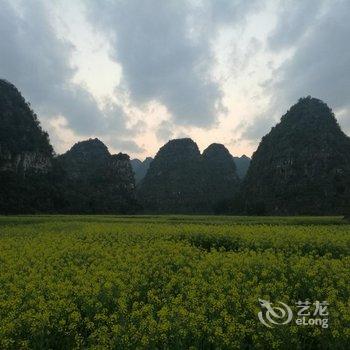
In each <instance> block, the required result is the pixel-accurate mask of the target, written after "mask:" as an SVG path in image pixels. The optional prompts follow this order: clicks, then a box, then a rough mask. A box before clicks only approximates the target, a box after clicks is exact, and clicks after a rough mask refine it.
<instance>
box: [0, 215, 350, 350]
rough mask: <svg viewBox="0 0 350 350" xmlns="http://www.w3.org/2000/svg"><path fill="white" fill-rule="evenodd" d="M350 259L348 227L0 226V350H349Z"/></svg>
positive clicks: (240, 223) (202, 221) (131, 222)
mask: <svg viewBox="0 0 350 350" xmlns="http://www.w3.org/2000/svg"><path fill="white" fill-rule="evenodd" d="M349 252H350V225H348V224H346V223H345V222H343V221H342V220H341V218H331V217H328V218H311V217H304V218H303V217H296V218H258V217H255V218H254V217H252V218H247V217H200V216H159V217H157V216H137V217H132V216H130V217H127V216H123V217H121V216H119V217H118V216H22V217H1V218H0V349H1V350H5V349H16V350H18V349H317V348H320V349H347V348H348V346H349V344H350V299H349V296H350V255H349ZM259 299H263V300H269V301H271V302H276V303H278V302H279V301H280V302H283V303H285V304H287V305H290V307H291V309H292V310H293V312H296V302H297V301H299V300H302V301H304V300H310V301H311V302H313V301H316V300H321V301H327V302H328V303H329V306H328V312H329V315H328V318H329V327H328V328H322V327H320V326H317V325H304V326H303V325H297V324H296V323H295V322H290V323H288V324H284V325H276V326H274V327H272V328H269V327H266V326H265V325H264V324H262V323H261V322H260V321H259V319H258V313H259V311H260V310H261V306H260V305H259Z"/></svg>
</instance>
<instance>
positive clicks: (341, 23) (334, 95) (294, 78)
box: [268, 0, 350, 132]
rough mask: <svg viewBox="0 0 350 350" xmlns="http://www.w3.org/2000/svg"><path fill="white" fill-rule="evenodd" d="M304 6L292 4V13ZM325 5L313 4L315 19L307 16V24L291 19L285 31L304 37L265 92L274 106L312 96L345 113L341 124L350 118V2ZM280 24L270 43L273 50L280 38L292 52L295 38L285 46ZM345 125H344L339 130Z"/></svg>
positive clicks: (300, 19) (335, 2)
mask: <svg viewBox="0 0 350 350" xmlns="http://www.w3.org/2000/svg"><path fill="white" fill-rule="evenodd" d="M305 3H308V2H307V1H305V2H300V3H298V5H296V2H293V8H294V10H295V11H296V12H297V13H300V8H301V9H304V6H305ZM328 4H330V6H328V7H327V6H326V5H327V4H323V3H322V2H317V3H314V7H313V13H318V15H317V16H311V17H310V21H309V23H308V24H306V23H305V16H304V17H303V16H301V17H300V16H295V15H293V16H292V18H293V21H291V20H290V23H289V27H293V28H298V27H302V28H303V30H306V31H307V33H306V34H305V35H303V36H302V38H300V39H299V40H298V41H297V42H296V45H295V46H294V49H295V53H294V55H293V56H292V57H291V58H290V59H288V60H286V61H285V62H284V63H283V64H282V65H281V66H280V67H279V68H278V69H277V70H276V71H275V72H274V74H273V76H274V79H273V80H272V82H271V83H270V86H268V88H269V89H270V93H271V95H272V96H274V98H273V100H272V101H273V105H274V106H286V105H290V104H292V103H294V102H296V101H297V100H298V98H299V97H303V96H307V95H312V96H314V97H317V98H320V99H322V100H324V101H325V102H327V103H328V104H329V105H330V107H332V108H333V109H334V110H335V111H337V110H339V111H340V110H342V111H343V113H344V110H345V111H346V112H345V115H347V117H343V120H344V119H345V118H350V116H349V114H350V99H349V96H350V64H349V62H350V42H349V37H350V21H349V18H348V17H349V13H350V2H349V1H347V0H342V1H341V0H337V1H332V2H330V3H328ZM295 6H299V8H297V9H295ZM317 6H318V8H315V7H317ZM306 17H307V15H306ZM283 21H284V18H283V17H282V18H280V22H279V23H278V24H277V27H276V29H275V32H274V34H273V35H274V36H273V39H271V40H272V41H273V42H275V47H277V46H278V45H276V42H278V41H279V40H281V39H278V38H282V37H284V39H283V46H288V45H289V46H290V47H292V48H293V44H294V43H295V36H294V35H292V36H291V38H290V42H288V35H287V34H288V32H287V33H285V32H284V29H283V23H284V22H283ZM346 124H347V123H346V122H344V123H343V126H346ZM347 131H348V132H349V131H350V130H347Z"/></svg>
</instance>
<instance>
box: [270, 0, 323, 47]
mask: <svg viewBox="0 0 350 350" xmlns="http://www.w3.org/2000/svg"><path fill="white" fill-rule="evenodd" d="M324 3H325V1H324V0H307V1H300V2H297V1H294V0H289V1H282V2H280V7H279V11H278V13H277V16H278V21H277V25H276V27H275V28H274V30H273V32H272V33H271V35H270V37H269V40H268V41H269V46H270V48H271V49H273V50H276V51H277V50H281V49H289V48H291V47H292V46H293V45H295V44H297V43H298V41H299V40H301V39H302V38H303V37H305V36H306V35H307V34H308V33H309V30H310V29H311V28H312V27H313V25H314V24H315V21H317V19H318V16H319V15H320V13H321V12H322V9H323V6H324Z"/></svg>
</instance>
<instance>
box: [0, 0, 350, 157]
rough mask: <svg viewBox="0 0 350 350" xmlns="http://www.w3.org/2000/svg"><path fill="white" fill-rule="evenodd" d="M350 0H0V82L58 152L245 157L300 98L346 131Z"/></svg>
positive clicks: (349, 104)
mask: <svg viewBox="0 0 350 350" xmlns="http://www.w3.org/2000/svg"><path fill="white" fill-rule="evenodd" d="M349 14H350V1H349V0H294V1H288V0H280V1H279V0H266V1H263V0H249V1H247V0H211V1H210V0H187V1H185V0H167V1H165V0H115V1H114V0H109V1H107V0H99V1H97V0H95V1H93V0H81V1H80V0H75V1H71V0H60V1H58V0H56V1H55V0H53V1H39V0H38V1H34V0H25V1H17V0H0V77H1V78H5V79H7V80H9V81H10V82H12V83H14V84H15V85H16V86H17V88H18V89H19V90H20V91H21V92H22V94H23V96H24V97H25V98H26V99H27V100H28V101H30V103H31V106H32V108H33V109H34V110H35V111H36V112H37V114H38V115H39V118H40V120H41V123H42V125H43V127H44V129H46V130H47V131H48V132H49V134H50V138H51V141H52V143H53V145H54V147H55V150H56V152H57V153H62V152H65V151H66V150H67V149H69V148H70V147H71V146H72V144H73V143H75V142H76V141H78V140H82V139H86V138H89V137H98V138H100V139H101V140H102V141H103V142H105V143H106V145H107V146H108V147H109V148H110V150H111V152H119V151H122V152H126V153H128V154H130V155H131V156H132V157H138V158H144V157H145V156H149V155H154V154H155V153H156V152H157V150H158V148H159V147H160V146H161V145H163V144H164V143H165V142H167V141H168V140H169V139H172V138H178V137H192V138H193V139H194V140H195V141H196V142H197V143H198V145H199V147H200V149H201V150H203V149H204V148H205V147H207V146H208V145H209V144H210V143H212V142H220V143H223V144H225V145H226V147H227V148H228V149H229V150H230V151H231V153H232V154H234V155H241V154H244V153H245V154H247V155H251V153H252V152H253V151H254V150H255V149H256V146H257V144H258V143H259V140H260V138H261V137H262V136H263V135H264V134H265V133H267V132H268V131H269V130H270V128H271V127H272V126H273V125H274V124H275V123H276V121H277V120H279V118H280V117H281V115H282V114H283V113H285V112H286V111H287V110H288V108H289V107H290V106H291V105H292V104H294V103H295V102H296V101H297V100H298V98H299V97H302V96H307V95H312V96H314V97H318V98H320V99H322V100H324V101H325V102H327V103H328V104H329V106H330V107H331V108H332V109H333V111H334V112H335V114H336V117H337V118H338V120H339V122H340V124H341V126H342V127H343V130H344V131H345V132H346V133H348V134H350V40H349V37H350V21H349V18H348V17H349Z"/></svg>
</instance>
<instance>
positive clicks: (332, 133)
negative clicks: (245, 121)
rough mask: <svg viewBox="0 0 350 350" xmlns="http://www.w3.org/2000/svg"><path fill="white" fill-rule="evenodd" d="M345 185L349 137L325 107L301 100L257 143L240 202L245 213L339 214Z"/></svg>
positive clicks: (345, 195)
mask: <svg viewBox="0 0 350 350" xmlns="http://www.w3.org/2000/svg"><path fill="white" fill-rule="evenodd" d="M349 181H350V138H349V137H348V136H346V135H345V134H344V133H343V132H342V130H341V128H340V126H339V125H338V123H337V121H336V119H335V117H334V114H333V113H332V111H331V109H330V108H329V107H328V106H327V105H326V104H325V103H324V102H322V101H321V100H318V99H316V98H312V97H306V98H302V99H300V100H299V101H298V103H296V104H295V105H294V106H292V107H291V108H290V110H289V111H288V112H287V113H286V114H285V115H284V116H283V117H282V118H281V121H280V123H279V124H277V125H276V126H275V127H273V128H272V130H271V131H270V132H269V134H267V135H266V136H264V137H263V139H262V140H261V143H260V145H259V147H258V149H257V151H256V152H255V153H254V155H253V157H252V161H251V164H250V167H249V170H248V172H247V175H246V177H245V181H244V185H243V189H242V199H243V201H244V206H245V209H246V211H247V212H248V213H257V214H278V215H296V214H298V215H302V214H317V215H318V214H340V213H342V212H343V211H344V210H346V207H347V206H348V205H349V198H350V196H349V188H350V186H349Z"/></svg>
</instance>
